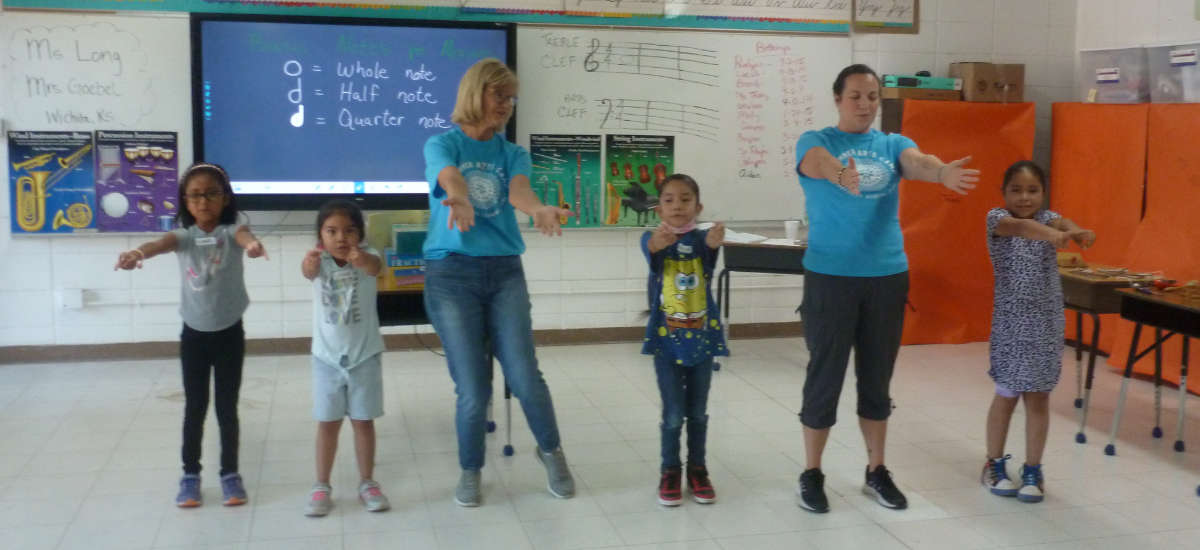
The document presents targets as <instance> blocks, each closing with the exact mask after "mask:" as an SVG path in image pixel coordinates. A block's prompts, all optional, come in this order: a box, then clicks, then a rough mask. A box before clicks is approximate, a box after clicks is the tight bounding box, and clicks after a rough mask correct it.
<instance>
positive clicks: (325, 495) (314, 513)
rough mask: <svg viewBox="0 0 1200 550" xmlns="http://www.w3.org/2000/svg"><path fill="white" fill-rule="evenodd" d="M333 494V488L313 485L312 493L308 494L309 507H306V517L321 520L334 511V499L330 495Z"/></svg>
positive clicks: (324, 485)
mask: <svg viewBox="0 0 1200 550" xmlns="http://www.w3.org/2000/svg"><path fill="white" fill-rule="evenodd" d="M332 492H333V487H330V486H329V485H326V484H324V483H316V484H313V488H312V492H310V493H309V494H308V505H306V506H305V507H304V515H306V516H308V517H310V518H319V517H321V516H324V515H327V514H329V511H330V510H333V499H332V498H330V497H329V494H330V493H332Z"/></svg>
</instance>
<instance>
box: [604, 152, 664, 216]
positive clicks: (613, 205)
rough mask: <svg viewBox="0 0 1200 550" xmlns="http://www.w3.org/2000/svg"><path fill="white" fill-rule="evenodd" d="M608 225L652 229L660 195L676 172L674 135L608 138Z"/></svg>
mask: <svg viewBox="0 0 1200 550" xmlns="http://www.w3.org/2000/svg"><path fill="white" fill-rule="evenodd" d="M604 156H605V160H606V162H607V163H608V169H607V170H605V171H604V179H605V186H604V188H605V193H604V197H605V203H604V212H605V224H606V225H631V226H652V225H657V224H658V222H659V217H658V211H657V210H656V209H657V208H658V194H659V191H661V190H662V185H663V183H664V182H665V181H666V179H667V176H669V175H671V174H672V173H674V169H675V136H638V135H613V134H609V135H608V136H606V141H605V148H604Z"/></svg>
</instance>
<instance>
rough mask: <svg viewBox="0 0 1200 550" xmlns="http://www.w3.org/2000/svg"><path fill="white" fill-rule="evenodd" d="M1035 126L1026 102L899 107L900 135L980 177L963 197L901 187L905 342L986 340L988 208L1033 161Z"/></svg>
mask: <svg viewBox="0 0 1200 550" xmlns="http://www.w3.org/2000/svg"><path fill="white" fill-rule="evenodd" d="M1034 124H1035V114H1034V105H1033V104H1032V103H1010V104H999V103H969V102H962V101H919V100H907V101H906V102H905V106H904V119H903V122H902V126H901V128H902V133H903V134H904V135H905V136H908V137H909V138H912V140H913V141H915V142H916V143H917V146H918V147H920V148H921V151H923V152H925V153H932V154H934V155H937V156H938V158H940V159H942V160H943V161H946V162H949V161H952V160H955V159H959V158H962V157H965V156H968V155H969V156H971V158H972V159H973V160H972V161H971V163H970V165H969V166H970V167H972V168H976V169H979V170H980V171H982V176H981V181H980V183H979V186H978V187H976V188H975V189H974V190H973V191H971V192H970V193H969V194H968V195H966V196H963V195H959V194H957V193H954V192H952V191H949V190H947V189H946V188H945V187H942V186H941V185H938V184H934V183H928V182H916V181H904V182H903V183H902V184H901V187H900V226H901V228H903V231H904V243H905V250H906V251H907V253H908V261H909V275H910V281H911V283H910V285H911V286H910V290H909V301H910V302H911V304H912V309H910V310H909V311H908V312H907V314H906V317H905V322H904V339H903V343H904V344H951V343H963V342H979V341H985V340H987V339H988V333H989V331H990V330H991V313H992V266H991V261H990V259H989V258H988V252H987V240H986V231H985V219H986V216H987V212H988V210H990V209H992V208H994V207H996V206H1001V205H1003V199H1002V195H1001V191H1000V183H1001V180H1002V178H1003V175H1004V170H1005V169H1006V168H1008V166H1009V165H1011V164H1012V163H1014V162H1016V161H1018V160H1022V159H1030V158H1032V157H1033V139H1034ZM1198 347H1200V346H1198Z"/></svg>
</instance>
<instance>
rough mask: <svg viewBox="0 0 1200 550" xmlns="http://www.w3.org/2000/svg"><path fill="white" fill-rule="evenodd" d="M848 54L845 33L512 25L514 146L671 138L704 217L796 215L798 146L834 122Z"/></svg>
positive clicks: (799, 209)
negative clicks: (538, 140) (516, 93)
mask: <svg viewBox="0 0 1200 550" xmlns="http://www.w3.org/2000/svg"><path fill="white" fill-rule="evenodd" d="M850 52H851V48H850V41H849V39H848V38H845V37H813V36H791V35H783V34H771V35H768V34H748V33H728V32H726V33H721V32H708V31H662V30H612V29H586V28H566V27H539V26H521V27H519V28H518V29H517V73H518V75H519V76H520V77H521V91H520V98H521V100H520V103H519V105H518V107H517V131H518V140H519V141H520V143H521V144H522V145H526V146H528V144H529V135H530V134H555V133H560V134H635V135H671V136H675V162H674V167H675V171H676V172H683V173H686V174H688V175H690V176H692V177H694V178H695V179H696V180H697V182H699V183H700V187H701V198H702V200H703V203H704V216H703V217H704V218H705V219H721V220H779V219H796V218H801V217H803V215H804V197H803V194H802V193H801V190H800V185H799V183H798V181H797V179H796V175H795V166H794V165H795V144H796V139H797V138H798V137H799V136H800V135H801V134H802V133H804V132H805V131H807V130H810V129H819V128H823V127H825V126H829V125H833V124H834V123H836V121H837V112H836V109H835V108H834V105H833V98H832V91H831V89H830V88H831V86H832V84H833V79H834V77H836V76H837V73H838V72H839V71H841V70H842V68H844V67H845V66H846V65H848V64H850Z"/></svg>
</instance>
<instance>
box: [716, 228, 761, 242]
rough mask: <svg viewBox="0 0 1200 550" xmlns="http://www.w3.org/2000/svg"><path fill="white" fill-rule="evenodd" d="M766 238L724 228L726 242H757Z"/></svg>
mask: <svg viewBox="0 0 1200 550" xmlns="http://www.w3.org/2000/svg"><path fill="white" fill-rule="evenodd" d="M766 240H767V238H766V237H764V236H762V235H755V234H754V233H738V232H737V231H731V230H728V229H726V230H725V242H727V243H747V244H749V243H758V242H763V241H766Z"/></svg>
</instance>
